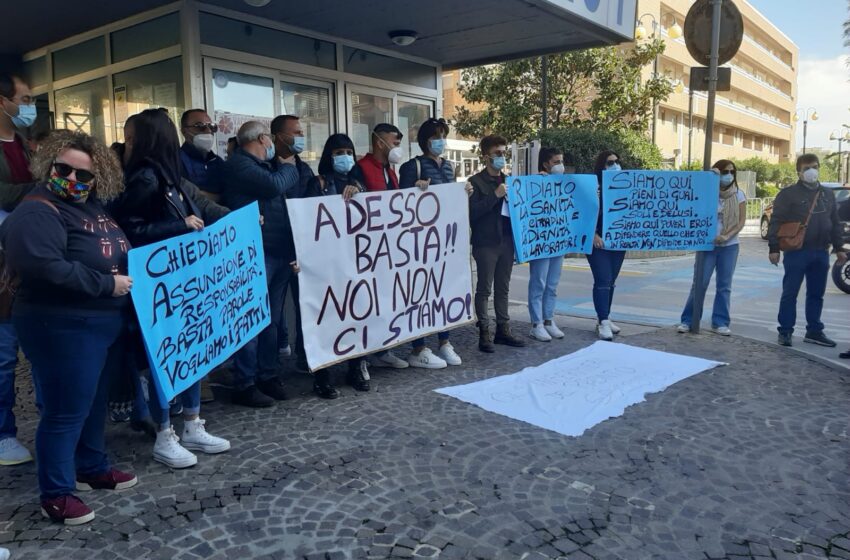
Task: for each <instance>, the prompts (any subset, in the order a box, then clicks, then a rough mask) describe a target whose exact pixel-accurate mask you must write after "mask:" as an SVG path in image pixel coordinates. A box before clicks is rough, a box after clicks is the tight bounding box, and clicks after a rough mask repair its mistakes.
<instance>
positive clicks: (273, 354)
mask: <svg viewBox="0 0 850 560" xmlns="http://www.w3.org/2000/svg"><path fill="white" fill-rule="evenodd" d="M237 137H238V139H239V148H237V150H236V151H235V152H234V153H233V155H232V156H231V157H230V158H229V159H228V160H227V161H226V162H225V164H224V166H222V172H223V173H222V175H223V180H224V183H223V184H224V185H225V189H224V192H223V196H222V197H223V200H224V203H225V205H227V206H229V207H230V208H232V209H234V210H235V209H237V208H241V207H243V206H247V205H248V204H251V203H252V202H254V201H257V202H258V203H259V206H260V214H261V215H262V216H263V251H264V252H265V257H266V261H265V264H266V278H267V280H268V288H269V305H270V308H271V314H272V319H271V324H270V325H269V326H268V327H266V328H265V329H264V330H263V332H261V333H260V334H259V336H257V338H255V339H254V340H252V341H251V342H249V343H248V344H246V345H245V346H243V347H242V349H241V350H239V351H238V352H237V353H236V356H235V357H234V360H233V365H234V369H235V373H234V384H235V387H234V388H235V393H234V395H233V402H234V403H236V404H242V405H245V406H252V407H265V406H271V405H272V404H274V400H284V399H285V398H286V391H285V390H284V387H283V382H282V381H281V379H280V377H279V376H278V369H279V367H280V363H279V359H278V355H277V324H278V322H279V321H280V314H281V312H282V296H283V293H284V289H285V286H286V285H287V283H288V282H289V277H290V276H291V275H293V274H295V245H294V243H293V240H292V229H291V227H290V224H289V215H288V214H287V212H286V198H285V197H286V195H287V194H289V193H292V192H297V190H298V189H299V186H300V184H301V183H300V178H299V176H298V169H297V168H296V167H295V164H294V162H293V161H292V160H291V159H290V160H286V159H284V158H281V157H280V156H277V155H275V147H274V141H273V139H272V135H271V134H270V132H269V130H268V129H267V128H266V127H265V126H264V125H263V124H262V123H260V122H257V121H249V122H246V123H245V124H243V125H242V126H241V127H240V128H239V132H238V134H237Z"/></svg>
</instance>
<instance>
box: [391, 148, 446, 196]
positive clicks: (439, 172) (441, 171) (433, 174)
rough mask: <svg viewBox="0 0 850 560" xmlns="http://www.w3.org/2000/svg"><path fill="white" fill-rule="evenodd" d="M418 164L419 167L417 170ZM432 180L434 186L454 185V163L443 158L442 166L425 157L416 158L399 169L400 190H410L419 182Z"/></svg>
mask: <svg viewBox="0 0 850 560" xmlns="http://www.w3.org/2000/svg"><path fill="white" fill-rule="evenodd" d="M417 162H418V163H419V166H418V168H417V165H416V164H417ZM420 179H421V180H423V181H425V180H428V179H431V184H432V185H441V184H443V183H454V180H455V172H454V169H452V163H451V162H450V161H449V160H447V159H445V158H443V159H442V163H441V164H437V162H436V161H434V160H433V159H431V158H429V157H425V156H416V157H415V158H413V159H411V160H409V161H407V162H406V163H405V164H404V165H402V166H401V169H399V179H398V184H399V188H402V189H409V188H410V187H412V186H414V185H415V184H416V181H418V180H420Z"/></svg>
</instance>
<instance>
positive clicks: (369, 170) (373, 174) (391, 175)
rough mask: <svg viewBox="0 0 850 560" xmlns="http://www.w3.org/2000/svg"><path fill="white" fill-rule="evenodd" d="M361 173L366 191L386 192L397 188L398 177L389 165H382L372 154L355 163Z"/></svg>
mask: <svg viewBox="0 0 850 560" xmlns="http://www.w3.org/2000/svg"><path fill="white" fill-rule="evenodd" d="M357 166H358V167H359V168H360V171H362V172H363V183H364V184H365V185H366V190H368V191H386V190H391V189H397V188H398V176H396V174H395V169H393V168H392V166H390V165H389V164H387V165H384V164H383V163H381V162H380V161H378V160H376V159H375V156H373V155H372V154H366V155H365V156H363V157H362V158H360V161H358V162H357Z"/></svg>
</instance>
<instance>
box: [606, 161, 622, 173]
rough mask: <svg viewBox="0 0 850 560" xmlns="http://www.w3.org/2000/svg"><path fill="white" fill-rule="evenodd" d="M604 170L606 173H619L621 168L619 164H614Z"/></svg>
mask: <svg viewBox="0 0 850 560" xmlns="http://www.w3.org/2000/svg"><path fill="white" fill-rule="evenodd" d="M606 169H607V170H608V171H620V170H621V169H622V167H620V164H619V163H617V162H614V163H613V164H611V165H609V166H608V167H606Z"/></svg>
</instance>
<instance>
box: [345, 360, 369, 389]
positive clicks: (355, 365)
mask: <svg viewBox="0 0 850 560" xmlns="http://www.w3.org/2000/svg"><path fill="white" fill-rule="evenodd" d="M369 379H370V377H369V364H367V363H366V360H356V361H354V362H349V365H348V378H347V380H348V384H349V385H351V386H352V387H354V390H355V391H361V392H364V393H365V392H366V391H370V390H371V389H372V385H371V383H369Z"/></svg>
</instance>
